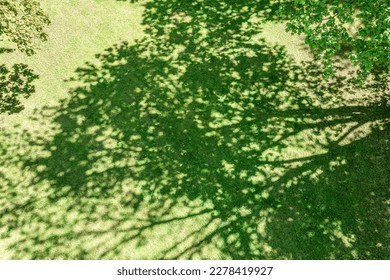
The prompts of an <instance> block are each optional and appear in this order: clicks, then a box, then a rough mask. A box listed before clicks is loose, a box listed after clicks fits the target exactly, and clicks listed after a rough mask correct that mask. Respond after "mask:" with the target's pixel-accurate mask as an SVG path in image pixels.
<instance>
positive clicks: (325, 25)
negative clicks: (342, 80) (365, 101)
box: [280, 0, 390, 79]
mask: <svg viewBox="0 0 390 280" xmlns="http://www.w3.org/2000/svg"><path fill="white" fill-rule="evenodd" d="M281 7H282V9H281V10H280V12H281V13H283V14H285V15H286V14H288V17H289V20H288V23H287V30H288V31H290V32H292V33H295V34H303V35H305V39H306V43H307V44H308V46H309V47H310V48H311V49H312V50H313V51H314V52H315V53H316V55H317V58H321V59H322V62H323V65H324V67H325V74H326V75H327V76H329V75H332V73H333V59H334V56H335V55H336V54H337V53H340V52H344V53H345V54H347V55H348V57H349V59H350V60H351V61H352V63H353V64H354V65H355V66H358V67H359V70H358V71H357V74H358V77H359V78H360V79H365V78H366V77H367V76H368V75H369V74H370V73H372V72H378V71H379V72H387V71H388V70H390V17H389V16H390V5H389V2H388V1H387V0H375V1H371V0H326V1H323V0H282V5H281Z"/></svg>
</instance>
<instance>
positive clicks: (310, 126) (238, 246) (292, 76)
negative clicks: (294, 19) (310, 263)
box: [0, 0, 390, 259]
mask: <svg viewBox="0 0 390 280" xmlns="http://www.w3.org/2000/svg"><path fill="white" fill-rule="evenodd" d="M42 3H43V6H44V8H45V10H46V11H47V12H48V14H49V16H50V18H51V20H52V25H51V26H50V27H49V29H48V33H49V41H48V42H45V43H42V45H41V46H40V50H39V51H38V53H37V54H36V55H35V56H32V57H24V56H23V55H21V54H20V53H17V52H13V53H10V54H2V55H1V57H0V59H5V62H6V63H10V64H12V63H16V62H21V61H23V62H25V63H28V64H29V66H30V67H31V68H32V69H33V70H34V71H35V72H36V73H38V74H39V76H40V77H39V80H38V81H37V82H36V86H37V88H36V92H35V94H34V95H33V96H32V97H31V98H30V99H28V100H26V102H25V107H26V108H25V110H24V111H22V112H21V113H18V114H15V115H11V116H4V115H3V116H0V118H1V121H2V124H1V126H0V127H1V135H0V205H1V206H0V214H1V215H0V226H1V228H0V234H1V235H0V236H1V237H2V239H1V241H0V258H3V259H8V258H16V259H46V258H48V259H101V258H105V259H128V258H129V259H136V258H138V259H151V258H157V259H172V258H173V259H176V258H182V259H188V258H196V259H199V258H202V259H261V258H274V259H275V258H278V259H279V258H280V259H286V258H287V259H311V258H317V259H340V258H342V259H365V258H368V259H370V258H386V257H388V252H389V251H388V237H389V236H388V232H389V230H388V223H387V221H388V198H389V191H388V182H389V180H388V174H389V173H390V172H389V170H388V167H387V164H386V161H387V159H388V155H389V149H388V128H387V122H386V120H388V110H387V108H388V107H386V106H383V105H381V106H379V105H378V104H377V103H376V100H375V98H372V100H370V102H367V100H366V99H364V98H363V97H362V96H360V95H354V99H355V101H354V103H352V102H351V101H350V98H349V99H347V98H345V96H347V95H348V96H350V95H353V94H352V93H353V89H351V86H350V84H349V82H348V79H347V78H346V77H345V76H343V73H344V74H345V73H346V72H345V69H344V70H340V74H339V76H337V77H335V78H334V79H331V80H328V81H324V80H323V79H322V78H321V73H320V71H319V67H318V63H316V62H313V61H311V55H310V53H309V52H308V51H307V49H305V48H304V46H303V44H302V39H301V38H296V37H292V36H289V35H288V34H286V33H285V32H284V31H283V24H280V23H274V22H269V23H267V24H266V25H263V26H262V28H260V29H263V31H262V33H260V31H259V30H260V29H258V30H254V31H253V30H251V29H250V28H249V27H248V28H247V30H246V29H241V31H240V32H242V33H241V34H240V33H238V35H239V36H238V38H237V37H236V38H235V39H231V40H230V41H229V40H227V41H224V40H226V37H228V35H226V34H229V33H228V32H227V31H229V28H230V27H229V25H228V24H220V18H221V17H222V18H223V17H224V16H227V15H228V14H229V13H227V12H228V11H229V10H227V11H224V9H228V8H227V7H229V6H228V5H227V6H226V5H225V6H218V5H217V4H212V3H211V2H210V3H208V4H207V5H211V8H215V7H214V6H213V5H217V6H218V7H219V8H217V9H211V8H210V7H206V8H207V9H204V10H203V8H202V6H201V8H199V9H198V10H196V9H191V8H188V7H187V6H186V5H187V4H183V6H180V5H181V4H177V3H176V2H175V1H165V0H160V1H151V2H150V3H149V4H148V5H146V7H145V6H143V2H139V3H134V4H131V3H128V2H127V1H113V0H112V1H111V0H105V1H92V0H85V1H61V3H58V1H52V0H45V1H42ZM248 3H249V4H248ZM248 3H247V4H241V3H238V4H237V5H238V8H239V7H241V6H240V5H243V6H244V8H246V9H243V11H248V10H249V11H250V9H251V8H252V7H251V5H255V4H253V3H257V2H256V1H249V2H248ZM251 3H252V4H251ZM176 5H179V7H177V6H176ZM188 5H189V4H188ZM246 5H247V7H245V6H246ZM186 8H188V10H186ZM219 9H221V10H219ZM167 11H169V13H168V14H167ZM205 14H206V15H207V17H204V16H205ZM240 16H241V17H242V19H241V20H242V21H244V22H245V21H246V20H248V18H246V16H250V14H249V13H248V15H247V14H246V13H243V14H242V15H240ZM227 19H228V18H227ZM249 19H250V18H249ZM191 22H194V24H192V23H191ZM199 22H200V23H201V24H204V25H203V28H204V30H200V32H199V33H193V29H194V26H196V23H199ZM222 22H224V23H227V21H226V20H225V21H222ZM146 27H152V28H151V30H149V31H148V34H145V33H144V30H145V28H146ZM161 27H164V28H163V29H162V30H164V32H162V33H161V32H160V33H159V32H157V31H156V30H160V29H159V28H161ZM153 28H154V29H153ZM205 34H206V35H205ZM248 34H249V35H250V36H252V37H251V38H250V40H248V39H247V38H246V37H245V36H249V35H248ZM142 38H145V39H142ZM261 38H263V39H261ZM136 39H139V40H138V41H135V40H136ZM121 42H127V43H121ZM194 42H195V43H194ZM221 42H224V43H223V44H221ZM114 45H115V46H114ZM107 48H108V49H107ZM104 49H107V50H106V51H104ZM95 55H98V56H97V57H95ZM87 62H89V64H86V63H87ZM304 62H306V63H304ZM70 80H72V81H70ZM357 92H359V91H357ZM367 92H370V93H372V96H374V97H375V96H377V95H379V96H381V92H378V91H375V87H372V88H370V89H369V90H367ZM359 99H361V100H360V101H359ZM359 102H360V103H359ZM367 104H368V105H367Z"/></svg>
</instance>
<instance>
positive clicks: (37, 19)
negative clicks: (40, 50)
mask: <svg viewBox="0 0 390 280" xmlns="http://www.w3.org/2000/svg"><path fill="white" fill-rule="evenodd" d="M49 23H50V20H49V18H48V17H47V15H46V14H45V13H44V12H43V11H42V9H41V7H40V5H39V2H37V1H35V0H0V39H2V37H5V38H6V39H7V40H8V41H11V42H13V43H15V44H16V45H17V47H18V49H19V50H20V51H22V52H24V53H26V54H27V55H32V54H34V52H35V51H34V47H35V44H36V41H37V40H43V41H45V40H46V39H47V34H46V33H45V32H44V28H45V27H46V26H47V25H48V24H49Z"/></svg>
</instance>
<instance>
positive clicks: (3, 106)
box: [0, 64, 38, 114]
mask: <svg viewBox="0 0 390 280" xmlns="http://www.w3.org/2000/svg"><path fill="white" fill-rule="evenodd" d="M36 78H38V76H37V75H35V74H34V73H33V71H32V70H31V69H29V68H28V66H27V65H26V64H14V65H13V66H12V68H11V69H8V68H7V67H6V66H5V65H0V114H1V113H9V114H12V113H17V112H20V111H21V110H22V109H23V105H22V104H21V102H20V98H21V97H24V98H28V97H30V95H31V94H32V93H33V92H34V91H35V87H34V85H32V82H33V81H34V80H35V79H36Z"/></svg>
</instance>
